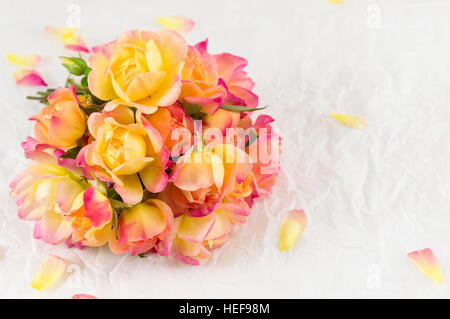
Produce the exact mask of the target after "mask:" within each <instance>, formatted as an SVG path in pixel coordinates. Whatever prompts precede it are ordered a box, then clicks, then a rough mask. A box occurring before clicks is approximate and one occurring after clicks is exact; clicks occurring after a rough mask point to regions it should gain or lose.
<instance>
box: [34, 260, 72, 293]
mask: <svg viewBox="0 0 450 319" xmlns="http://www.w3.org/2000/svg"><path fill="white" fill-rule="evenodd" d="M66 266H67V263H66V262H65V260H64V259H62V258H60V257H58V256H55V255H49V256H48V257H47V259H45V260H44V261H43V263H42V264H41V266H40V267H39V270H38V272H37V274H36V276H35V277H34V279H33V281H32V282H31V287H33V288H34V289H36V290H43V289H47V288H49V287H51V286H53V285H54V284H55V283H56V282H58V280H59V279H60V278H61V276H62V275H63V274H64V271H65V270H66Z"/></svg>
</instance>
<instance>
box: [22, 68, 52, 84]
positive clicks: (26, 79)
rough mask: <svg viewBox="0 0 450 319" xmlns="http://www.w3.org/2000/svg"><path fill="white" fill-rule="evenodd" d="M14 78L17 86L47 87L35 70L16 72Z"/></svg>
mask: <svg viewBox="0 0 450 319" xmlns="http://www.w3.org/2000/svg"><path fill="white" fill-rule="evenodd" d="M14 78H15V79H16V83H17V84H19V85H29V86H47V83H46V82H45V81H44V79H43V78H42V77H41V76H40V74H39V73H38V72H37V71H35V70H17V71H16V72H14Z"/></svg>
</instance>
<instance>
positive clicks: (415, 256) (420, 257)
mask: <svg viewBox="0 0 450 319" xmlns="http://www.w3.org/2000/svg"><path fill="white" fill-rule="evenodd" d="M408 257H409V258H411V260H412V261H413V263H414V264H415V265H416V267H417V268H419V270H420V271H421V272H423V273H424V274H425V276H427V277H428V278H431V279H434V280H436V282H437V283H438V284H442V282H443V281H444V276H443V275H442V270H441V267H440V266H439V264H438V262H437V260H436V258H435V257H434V254H433V251H432V250H431V249H430V248H425V249H422V250H416V251H412V252H410V253H409V254H408Z"/></svg>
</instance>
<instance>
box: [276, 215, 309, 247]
mask: <svg viewBox="0 0 450 319" xmlns="http://www.w3.org/2000/svg"><path fill="white" fill-rule="evenodd" d="M306 224H307V218H306V214H305V212H304V211H303V210H301V209H294V210H291V211H290V212H288V213H287V214H286V216H284V218H283V220H282V222H281V225H280V241H279V248H280V250H281V251H286V250H288V249H290V248H291V247H292V246H294V244H295V243H296V242H297V240H299V239H300V236H301V235H302V234H303V231H304V230H305V228H306Z"/></svg>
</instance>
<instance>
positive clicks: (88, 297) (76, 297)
mask: <svg viewBox="0 0 450 319" xmlns="http://www.w3.org/2000/svg"><path fill="white" fill-rule="evenodd" d="M72 299H97V297H95V296H92V295H87V294H76V295H73V296H72Z"/></svg>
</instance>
